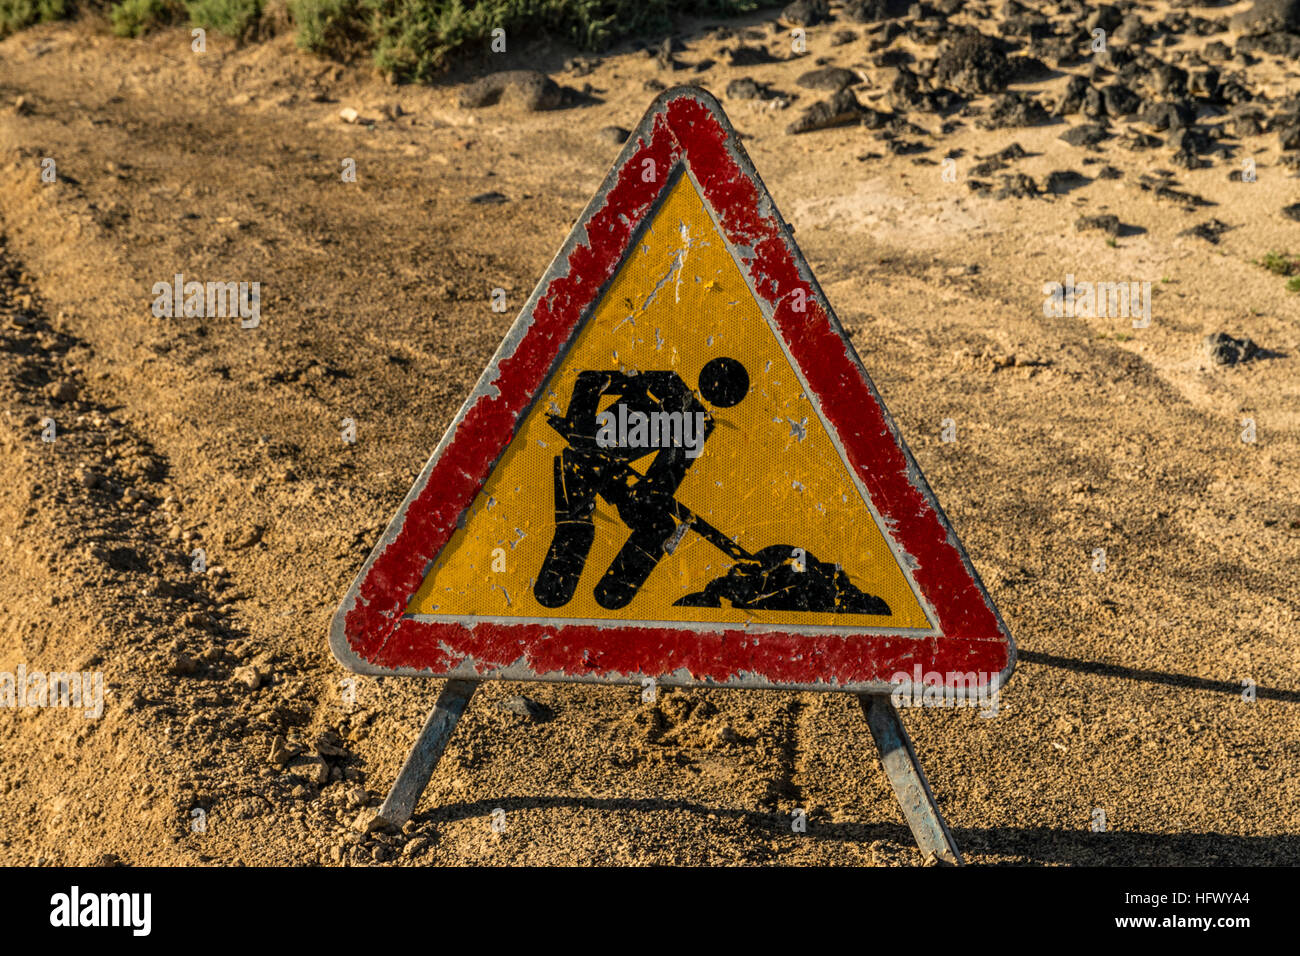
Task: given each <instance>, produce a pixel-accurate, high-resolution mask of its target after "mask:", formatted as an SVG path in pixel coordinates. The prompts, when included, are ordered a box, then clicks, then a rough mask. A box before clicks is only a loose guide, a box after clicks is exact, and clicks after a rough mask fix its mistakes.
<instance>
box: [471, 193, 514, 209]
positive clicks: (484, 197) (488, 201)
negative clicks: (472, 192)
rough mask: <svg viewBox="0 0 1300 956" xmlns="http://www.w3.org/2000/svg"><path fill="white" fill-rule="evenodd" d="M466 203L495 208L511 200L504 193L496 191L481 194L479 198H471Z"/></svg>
mask: <svg viewBox="0 0 1300 956" xmlns="http://www.w3.org/2000/svg"><path fill="white" fill-rule="evenodd" d="M465 201H466V202H470V203H474V204H475V205H478V206H495V205H500V204H501V203H503V202H509V201H510V200H509V199H508V198H507V197H506V195H505V194H504V193H499V192H497V191H496V190H495V189H494V190H492V191H491V192H487V193H479V194H478V195H477V196H470V197H469V199H467V200H465Z"/></svg>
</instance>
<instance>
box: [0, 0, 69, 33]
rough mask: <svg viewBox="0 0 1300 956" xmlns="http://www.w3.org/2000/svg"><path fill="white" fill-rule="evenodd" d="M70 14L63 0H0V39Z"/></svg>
mask: <svg viewBox="0 0 1300 956" xmlns="http://www.w3.org/2000/svg"><path fill="white" fill-rule="evenodd" d="M70 12H71V11H70V10H69V8H68V4H67V3H66V2H65V0H0V37H7V36H8V35H9V34H11V33H15V32H17V31H18V30H21V29H23V28H24V27H29V26H31V25H32V24H33V23H44V22H45V21H47V20H62V19H63V18H64V17H66V16H67V15H68V14H69V13H70Z"/></svg>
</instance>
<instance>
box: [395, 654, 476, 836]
mask: <svg viewBox="0 0 1300 956" xmlns="http://www.w3.org/2000/svg"><path fill="white" fill-rule="evenodd" d="M476 687H478V681H473V680H454V679H453V680H449V681H447V683H446V684H444V685H443V688H442V693H441V694H439V695H438V700H437V702H436V703H435V704H434V705H433V710H431V711H429V717H428V719H427V720H425V722H424V728H423V729H422V730H421V731H420V736H419V737H417V738H416V740H415V746H413V747H412V748H411V752H410V754H408V755H407V758H406V763H404V764H402V770H401V773H399V774H398V775H397V781H396V782H395V783H394V784H393V789H392V790H390V791H388V798H387V799H386V800H384V805H383V806H382V807H380V808H379V814H378V819H377V821H376V822H379V823H386V824H388V825H389V826H391V827H401V826H402V825H403V824H404V823H406V821H407V820H409V819H411V814H412V813H414V812H415V805H416V804H417V803H419V802H420V794H422V793H424V788H425V787H427V786H428V785H429V778H430V777H431V776H433V770H434V768H435V767H437V766H438V760H439V758H441V757H442V752H443V751H444V750H446V749H447V741H448V740H450V739H451V732H452V731H453V730H455V729H456V721H458V720H460V715H461V714H463V713H464V712H465V705H466V704H468V703H469V699H470V697H472V696H473V694H474V689H475V688H476Z"/></svg>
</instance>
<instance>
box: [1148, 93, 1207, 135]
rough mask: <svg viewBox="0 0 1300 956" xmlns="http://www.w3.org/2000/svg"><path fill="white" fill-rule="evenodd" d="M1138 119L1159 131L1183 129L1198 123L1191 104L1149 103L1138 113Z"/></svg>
mask: <svg viewBox="0 0 1300 956" xmlns="http://www.w3.org/2000/svg"><path fill="white" fill-rule="evenodd" d="M1138 119H1140V120H1141V121H1142V122H1144V123H1147V124H1149V125H1151V126H1153V127H1155V129H1156V130H1157V132H1159V131H1163V130H1167V129H1182V128H1183V127H1184V126H1190V125H1192V123H1194V122H1196V110H1195V109H1194V108H1193V107H1192V105H1191V104H1190V103H1189V102H1186V101H1183V100H1175V101H1174V102H1172V103H1148V104H1146V105H1145V106H1143V107H1142V109H1141V110H1139V111H1138Z"/></svg>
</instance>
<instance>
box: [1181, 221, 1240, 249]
mask: <svg viewBox="0 0 1300 956" xmlns="http://www.w3.org/2000/svg"><path fill="white" fill-rule="evenodd" d="M1231 228H1232V227H1231V226H1229V225H1228V224H1227V223H1226V222H1223V221H1221V220H1219V219H1211V220H1209V221H1208V222H1202V223H1199V224H1197V225H1195V226H1192V228H1190V229H1184V230H1183V231H1182V232H1180V233H1179V235H1180V236H1192V237H1193V238H1196V239H1204V240H1205V241H1206V242H1208V243H1210V244H1211V245H1216V246H1217V245H1218V244H1219V237H1220V236H1221V235H1223V234H1224V233H1225V232H1227V231H1228V230H1229V229H1231Z"/></svg>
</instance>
